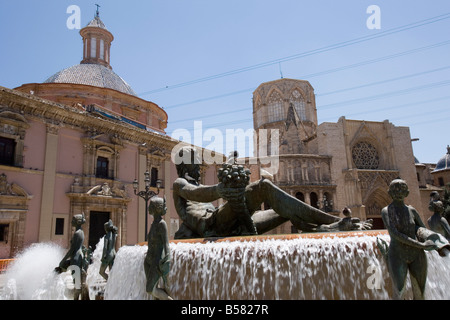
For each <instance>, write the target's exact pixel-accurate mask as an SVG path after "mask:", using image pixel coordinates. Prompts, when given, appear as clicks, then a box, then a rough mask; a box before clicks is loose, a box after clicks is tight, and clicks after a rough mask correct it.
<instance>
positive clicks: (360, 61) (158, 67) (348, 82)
mask: <svg viewBox="0 0 450 320" xmlns="http://www.w3.org/2000/svg"><path fill="white" fill-rule="evenodd" d="M95 3H98V4H100V6H101V8H100V17H101V19H102V21H103V22H104V23H105V25H106V27H107V28H108V30H109V31H111V32H112V33H113V35H114V36H115V40H114V42H113V43H112V48H111V65H112V67H113V70H114V71H115V72H116V73H117V74H119V75H120V76H121V77H122V78H123V79H124V80H125V81H126V82H128V84H130V85H131V86H132V88H133V89H134V90H135V91H136V92H137V93H138V95H139V96H140V97H141V98H143V99H146V100H150V101H152V102H155V103H156V104H158V105H159V106H160V107H162V108H164V109H165V110H166V112H167V113H168V115H169V126H168V128H167V133H168V134H169V135H171V134H172V132H174V130H175V129H188V130H192V129H193V128H194V123H193V121H194V120H199V121H202V127H203V129H204V130H206V129H207V128H217V129H219V130H222V131H223V132H224V134H225V130H226V129H239V128H241V129H244V130H247V129H249V128H252V127H253V122H252V92H253V91H254V89H256V88H257V87H258V85H259V84H261V83H263V82H266V81H271V80H276V79H279V78H280V77H281V74H282V76H283V77H285V78H295V79H303V80H308V81H309V82H310V83H311V84H312V86H313V87H314V89H315V93H316V103H317V110H318V120H319V123H322V122H336V121H338V119H339V117H341V116H345V117H346V118H348V119H357V120H368V121H383V120H386V119H388V120H389V121H390V122H392V123H393V124H394V125H396V126H407V127H409V128H410V131H411V137H412V138H419V141H415V142H413V149H414V153H415V155H416V157H417V158H418V159H419V160H420V161H421V162H434V163H435V162H437V161H438V160H439V158H440V157H441V156H443V155H444V154H445V152H446V146H447V145H448V144H450V138H449V134H448V126H449V125H450V108H449V104H450V59H449V58H450V33H449V31H450V1H448V0H432V1H417V0H413V1H404V0H395V1H393V0H370V1H367V0H342V1H336V0H317V1H300V0H295V1H294V0H289V1H288V0H277V1H275V0H227V1H220V0H215V1H207V0H202V1H200V0H177V1H175V0H165V1H154V0H152V1H143V0H141V1H137V0H134V1H115V0H108V1H102V0H96V1H76V0H72V1H65V0H57V1H56V0H44V1H31V0H27V1H25V0H17V1H5V0H0V30H1V32H0V37H1V38H0V43H1V46H0V85H1V86H4V87H8V88H15V87H18V86H20V85H22V84H24V83H33V82H43V81H45V80H46V79H47V78H48V77H50V76H51V75H52V74H54V73H56V72H57V71H60V70H62V69H64V68H67V67H70V66H72V65H75V64H78V63H79V62H80V61H81V59H82V42H81V37H80V35H79V30H76V29H73V30H70V29H68V28H67V25H66V22H67V19H68V18H69V17H70V14H68V13H67V12H66V10H67V8H68V7H69V6H70V5H77V6H79V7H80V9H81V26H82V27H84V26H85V25H86V24H87V23H88V22H89V21H90V20H91V19H92V18H93V17H94V14H95V9H96V7H95V5H94V4H95ZM370 5H377V6H378V7H379V8H380V9H381V16H380V17H381V29H369V28H367V26H366V21H367V19H368V18H369V17H370V14H368V13H367V12H366V10H367V8H368V7H369V6H370ZM206 144H207V142H206Z"/></svg>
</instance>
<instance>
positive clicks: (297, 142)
mask: <svg viewBox="0 0 450 320" xmlns="http://www.w3.org/2000/svg"><path fill="white" fill-rule="evenodd" d="M253 127H254V129H255V131H256V134H257V137H258V144H261V143H262V144H264V141H262V140H264V139H263V138H262V136H261V138H262V139H261V141H260V139H259V138H260V137H259V135H260V129H266V130H267V131H270V130H271V129H278V132H279V154H280V155H281V154H316V153H317V151H318V145H317V139H316V137H317V133H316V129H317V109H316V102H315V95H314V88H313V87H312V86H311V84H310V83H309V82H308V81H304V80H295V79H279V80H275V81H270V82H266V83H263V84H261V85H260V86H259V87H258V88H257V89H256V90H255V91H254V92H253ZM270 141H271V140H270V138H269V139H268V142H267V150H268V151H269V150H271V145H270V143H271V142H270Z"/></svg>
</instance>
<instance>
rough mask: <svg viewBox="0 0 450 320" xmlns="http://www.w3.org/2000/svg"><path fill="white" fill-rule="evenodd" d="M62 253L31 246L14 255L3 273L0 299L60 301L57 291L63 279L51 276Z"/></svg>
mask: <svg viewBox="0 0 450 320" xmlns="http://www.w3.org/2000/svg"><path fill="white" fill-rule="evenodd" d="M64 254H65V253H64V250H63V249H62V248H61V247H59V246H58V245H55V244H52V243H39V244H33V245H31V246H30V247H29V248H27V249H25V250H24V251H23V252H21V253H20V254H18V256H17V257H16V258H15V260H14V262H13V263H12V264H11V265H10V266H9V268H8V270H7V272H6V273H5V278H6V279H5V286H4V288H3V292H0V298H1V299H14V300H31V299H41V298H42V299H46V298H48V299H63V295H64V294H62V295H61V294H60V292H58V291H59V289H60V286H61V285H64V281H65V278H63V275H61V276H57V275H56V273H54V272H53V270H54V269H55V267H57V266H58V265H59V262H60V261H61V259H62V258H63V257H64Z"/></svg>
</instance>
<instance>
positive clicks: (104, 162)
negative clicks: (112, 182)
mask: <svg viewBox="0 0 450 320" xmlns="http://www.w3.org/2000/svg"><path fill="white" fill-rule="evenodd" d="M108 171H109V159H108V158H105V157H98V158H97V171H96V173H95V176H96V177H97V178H104V179H108V178H109V174H108Z"/></svg>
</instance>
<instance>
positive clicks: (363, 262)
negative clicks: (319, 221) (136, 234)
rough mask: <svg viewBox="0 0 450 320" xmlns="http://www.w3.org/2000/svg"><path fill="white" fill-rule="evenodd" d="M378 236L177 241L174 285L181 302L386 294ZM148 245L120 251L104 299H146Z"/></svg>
mask: <svg viewBox="0 0 450 320" xmlns="http://www.w3.org/2000/svg"><path fill="white" fill-rule="evenodd" d="M377 237H381V238H384V239H385V240H386V241H387V242H389V236H388V234H387V231H386V230H379V231H376V230H372V231H358V232H335V233H310V234H289V235H261V236H246V237H229V238H208V239H188V240H173V241H170V248H171V252H172V261H173V263H172V268H171V271H170V274H169V280H170V289H171V292H172V296H173V297H174V298H175V299H178V300H184V299H188V300H218V299H220V300H223V299H227V300H248V299H250V300H272V299H281V300H288V299H289V300H290V299H389V298H390V294H389V290H388V289H387V285H386V284H389V281H388V273H387V268H386V265H385V263H384V261H383V257H382V256H381V253H380V252H379V250H378V248H377V246H376V238H377ZM146 249H147V244H146V243H140V244H138V245H136V246H133V247H123V248H121V249H120V250H119V252H118V254H117V256H116V261H115V264H114V268H113V270H112V272H111V276H110V279H109V281H108V285H107V287H106V291H105V299H148V298H149V297H148V295H147V294H146V293H145V292H144V291H145V275H144V274H143V271H141V270H140V269H143V268H142V266H143V261H144V257H145V254H146ZM121 251H122V252H121ZM132 261H133V262H132ZM125 262H126V263H125ZM131 263H132V264H133V266H135V267H131V266H130V264H131ZM122 265H123V266H122ZM127 266H128V268H132V269H133V270H135V273H136V274H135V276H133V277H131V278H130V277H124V273H125V268H126V267H127ZM122 268H123V272H122V271H120V270H121V269H122ZM116 272H117V274H116ZM131 272H132V271H131ZM129 273H130V272H128V274H129ZM119 274H120V275H119ZM124 278H126V280H124ZM115 281H117V284H114V283H115ZM127 283H133V285H134V286H135V288H134V289H133V288H127V287H128V286H127ZM136 287H139V288H140V289H136ZM119 288H120V289H119Z"/></svg>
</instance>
